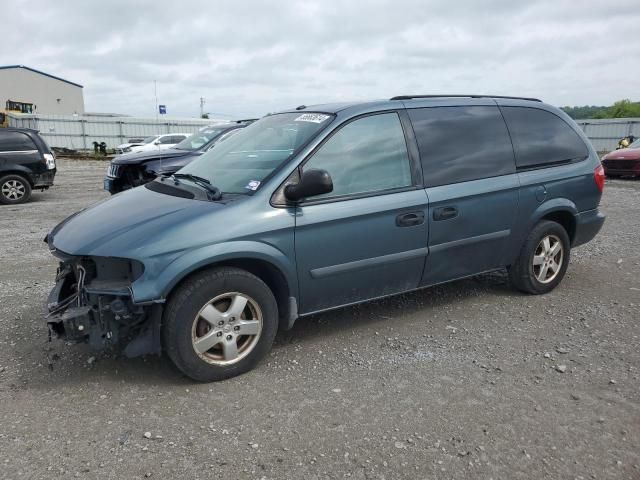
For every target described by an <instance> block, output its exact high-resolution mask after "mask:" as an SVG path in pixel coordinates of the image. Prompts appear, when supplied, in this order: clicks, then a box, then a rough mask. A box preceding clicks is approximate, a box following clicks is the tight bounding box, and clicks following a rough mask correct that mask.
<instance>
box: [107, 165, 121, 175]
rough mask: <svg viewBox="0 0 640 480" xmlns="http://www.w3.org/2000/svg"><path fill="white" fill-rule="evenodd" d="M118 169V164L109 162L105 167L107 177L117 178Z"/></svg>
mask: <svg viewBox="0 0 640 480" xmlns="http://www.w3.org/2000/svg"><path fill="white" fill-rule="evenodd" d="M120 171H121V169H120V165H114V164H111V165H109V168H107V177H110V178H118V177H120Z"/></svg>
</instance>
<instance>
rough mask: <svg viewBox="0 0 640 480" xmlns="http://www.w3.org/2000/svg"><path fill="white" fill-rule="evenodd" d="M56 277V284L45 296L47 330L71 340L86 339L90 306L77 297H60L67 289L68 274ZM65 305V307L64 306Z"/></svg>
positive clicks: (89, 319)
mask: <svg viewBox="0 0 640 480" xmlns="http://www.w3.org/2000/svg"><path fill="white" fill-rule="evenodd" d="M59 277H60V274H58V278H56V285H55V287H53V290H51V292H50V293H49V297H48V298H47V315H46V319H47V326H48V327H49V332H50V333H53V334H55V335H56V336H57V337H59V338H64V339H66V340H71V341H78V342H80V341H86V340H87V339H88V337H89V330H88V328H87V327H88V326H89V325H90V322H91V307H90V306H89V305H81V304H80V301H79V300H78V298H72V299H71V300H70V299H69V298H66V299H65V298H62V292H63V291H65V290H68V287H69V286H68V285H67V283H68V282H69V281H70V280H69V278H68V276H64V277H62V278H59ZM65 305H67V306H66V308H65Z"/></svg>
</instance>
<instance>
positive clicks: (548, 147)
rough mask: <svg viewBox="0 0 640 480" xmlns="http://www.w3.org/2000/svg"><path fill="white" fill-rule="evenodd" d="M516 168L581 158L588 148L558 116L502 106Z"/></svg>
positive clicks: (546, 164) (547, 164) (584, 156)
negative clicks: (513, 151)
mask: <svg viewBox="0 0 640 480" xmlns="http://www.w3.org/2000/svg"><path fill="white" fill-rule="evenodd" d="M502 112H503V114H504V117H505V119H506V121H507V125H508V126H509V132H510V133H511V138H512V140H513V147H514V150H515V154H516V165H517V167H518V168H536V167H544V166H549V165H553V164H562V163H569V162H572V161H579V160H584V159H585V158H586V157H587V156H588V155H589V150H588V148H587V146H586V145H585V143H584V141H583V140H582V138H580V136H579V135H578V134H577V133H576V132H575V131H574V130H573V128H571V127H570V126H569V124H567V122H565V121H564V120H563V119H562V118H560V117H559V116H557V115H555V114H553V113H551V112H548V111H546V110H541V109H538V108H530V107H502Z"/></svg>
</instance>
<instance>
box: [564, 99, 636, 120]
mask: <svg viewBox="0 0 640 480" xmlns="http://www.w3.org/2000/svg"><path fill="white" fill-rule="evenodd" d="M561 108H562V110H564V111H565V112H566V113H567V115H569V116H570V117H571V118H573V119H575V120H579V119H583V118H628V117H640V102H632V101H631V100H628V99H625V100H618V101H617V102H615V103H614V104H613V105H610V106H608V107H606V106H596V105H585V106H583V107H561Z"/></svg>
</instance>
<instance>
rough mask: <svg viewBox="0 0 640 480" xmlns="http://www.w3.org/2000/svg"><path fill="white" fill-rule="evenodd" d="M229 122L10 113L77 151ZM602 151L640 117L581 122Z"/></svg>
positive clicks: (639, 132)
mask: <svg viewBox="0 0 640 480" xmlns="http://www.w3.org/2000/svg"><path fill="white" fill-rule="evenodd" d="M222 122H226V120H220V119H208V120H202V119H184V118H183V119H168V118H162V119H158V121H156V120H155V119H152V118H136V117H109V116H100V115H39V114H38V115H15V114H9V125H10V126H12V127H24V128H34V129H36V130H39V131H40V134H41V135H42V136H43V137H44V138H45V140H46V141H47V143H48V144H49V145H50V146H52V147H65V148H72V149H75V150H83V149H90V150H91V149H93V142H98V143H100V142H105V143H106V144H107V148H114V147H115V146H117V145H119V144H121V143H125V142H126V141H127V139H128V138H132V137H146V136H149V135H156V134H161V133H194V132H196V131H197V130H198V129H199V128H202V127H203V126H205V125H213V124H216V123H222ZM577 123H578V125H579V126H580V128H582V130H583V131H584V132H585V133H586V134H587V137H589V139H590V140H591V143H592V144H593V146H594V148H595V149H596V150H597V151H598V152H604V151H610V150H614V149H615V148H616V146H617V144H618V140H620V139H621V138H623V137H626V136H627V135H634V136H636V137H639V138H640V118H614V119H603V120H599V119H587V120H577Z"/></svg>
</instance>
